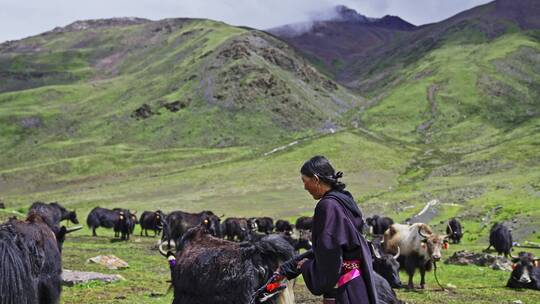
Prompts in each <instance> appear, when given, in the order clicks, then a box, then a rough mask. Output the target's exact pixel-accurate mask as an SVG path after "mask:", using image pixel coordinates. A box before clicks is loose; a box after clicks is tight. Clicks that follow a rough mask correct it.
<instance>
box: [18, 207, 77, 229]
mask: <svg viewBox="0 0 540 304" xmlns="http://www.w3.org/2000/svg"><path fill="white" fill-rule="evenodd" d="M31 213H36V214H39V215H40V216H41V218H42V219H43V220H44V221H45V222H46V223H47V225H49V226H50V227H52V226H59V225H60V222H61V221H63V220H69V221H71V222H72V223H73V224H79V220H78V219H77V213H76V212H75V211H67V210H66V208H64V207H63V206H62V205H60V204H58V203H57V202H52V203H49V204H46V203H43V202H34V203H33V204H32V205H31V206H30V209H29V210H28V214H27V215H30V214H31Z"/></svg>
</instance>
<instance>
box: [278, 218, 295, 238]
mask: <svg viewBox="0 0 540 304" xmlns="http://www.w3.org/2000/svg"><path fill="white" fill-rule="evenodd" d="M293 229H294V227H293V225H291V223H289V221H286V220H277V221H276V232H285V233H287V234H289V235H290V234H292V233H293Z"/></svg>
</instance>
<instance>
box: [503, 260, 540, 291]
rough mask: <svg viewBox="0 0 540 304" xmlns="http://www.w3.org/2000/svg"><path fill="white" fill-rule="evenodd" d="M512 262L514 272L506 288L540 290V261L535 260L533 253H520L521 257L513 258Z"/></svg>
mask: <svg viewBox="0 0 540 304" xmlns="http://www.w3.org/2000/svg"><path fill="white" fill-rule="evenodd" d="M512 261H513V262H514V263H515V264H514V266H513V267H512V268H513V269H514V270H513V271H512V274H511V275H510V279H508V283H506V286H507V287H510V288H528V289H536V290H540V265H539V261H540V259H536V258H534V256H533V254H532V253H528V252H520V253H519V257H517V258H515V257H513V258H512Z"/></svg>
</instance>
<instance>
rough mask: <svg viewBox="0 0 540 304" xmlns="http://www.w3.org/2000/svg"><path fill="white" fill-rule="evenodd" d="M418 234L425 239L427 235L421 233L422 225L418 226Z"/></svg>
mask: <svg viewBox="0 0 540 304" xmlns="http://www.w3.org/2000/svg"><path fill="white" fill-rule="evenodd" d="M418 234H419V235H420V236H421V237H422V238H423V239H427V238H428V237H427V236H426V235H425V234H423V233H422V227H418Z"/></svg>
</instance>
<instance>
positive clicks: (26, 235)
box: [0, 213, 80, 304]
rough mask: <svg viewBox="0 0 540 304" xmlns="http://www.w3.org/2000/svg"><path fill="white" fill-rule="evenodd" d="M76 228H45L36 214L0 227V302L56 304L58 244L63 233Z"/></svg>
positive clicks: (59, 246) (59, 273) (57, 291)
mask: <svg viewBox="0 0 540 304" xmlns="http://www.w3.org/2000/svg"><path fill="white" fill-rule="evenodd" d="M78 229H80V227H77V228H72V229H71V230H68V229H66V227H64V226H62V227H61V228H58V227H57V226H56V225H53V226H49V225H48V223H47V222H46V221H45V220H44V219H43V218H42V217H41V216H40V215H39V214H38V213H30V215H29V216H28V218H27V219H26V220H25V221H19V220H15V219H10V220H9V221H8V222H7V223H5V224H2V225H0V299H1V301H0V302H1V303H2V304H56V303H58V302H59V299H60V293H61V274H62V259H61V251H62V244H63V242H64V239H65V235H66V234H67V233H69V232H71V231H75V230H78Z"/></svg>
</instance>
